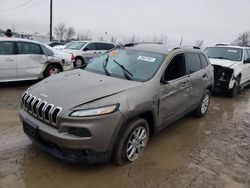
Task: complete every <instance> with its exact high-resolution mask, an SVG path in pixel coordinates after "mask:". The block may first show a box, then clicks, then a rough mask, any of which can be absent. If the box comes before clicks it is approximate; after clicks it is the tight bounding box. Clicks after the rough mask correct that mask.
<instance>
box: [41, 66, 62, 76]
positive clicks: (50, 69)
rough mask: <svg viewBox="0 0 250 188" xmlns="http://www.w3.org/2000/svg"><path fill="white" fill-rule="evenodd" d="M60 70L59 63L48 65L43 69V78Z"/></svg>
mask: <svg viewBox="0 0 250 188" xmlns="http://www.w3.org/2000/svg"><path fill="white" fill-rule="evenodd" d="M60 72H62V68H61V67H60V66H59V65H54V64H53V65H48V66H47V67H46V69H45V71H44V78H47V77H49V76H52V75H54V74H58V73H60Z"/></svg>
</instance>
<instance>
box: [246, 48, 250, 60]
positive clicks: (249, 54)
mask: <svg viewBox="0 0 250 188" xmlns="http://www.w3.org/2000/svg"><path fill="white" fill-rule="evenodd" d="M247 53H248V58H250V50H247Z"/></svg>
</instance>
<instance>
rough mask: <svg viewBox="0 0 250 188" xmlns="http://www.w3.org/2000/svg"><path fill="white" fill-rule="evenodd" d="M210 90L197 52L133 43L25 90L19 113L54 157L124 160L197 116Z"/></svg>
mask: <svg viewBox="0 0 250 188" xmlns="http://www.w3.org/2000/svg"><path fill="white" fill-rule="evenodd" d="M86 80H87V81H86ZM72 83H74V84H72ZM62 85H63V86H66V87H62ZM212 89H213V67H212V65H211V64H210V62H209V60H208V59H207V57H206V56H205V55H204V53H203V52H202V51H201V50H194V49H176V50H173V51H170V52H169V51H168V50H167V48H166V47H165V46H164V45H158V44H142V45H141V44H137V45H135V46H132V47H126V48H120V49H119V48H117V49H115V50H112V51H110V52H108V53H106V54H103V55H101V56H100V57H97V58H94V59H93V61H91V63H89V64H88V65H87V67H86V68H85V69H84V70H82V69H76V70H73V71H68V72H65V73H61V74H59V75H56V76H53V77H50V78H48V79H46V81H41V82H39V83H38V84H36V85H34V86H32V87H30V88H29V89H28V90H27V91H26V92H25V93H24V94H23V95H22V104H21V108H20V110H19V114H20V117H21V121H22V123H23V127H24V132H25V133H26V134H27V135H28V137H29V138H30V139H31V140H32V141H33V143H35V144H36V145H38V146H39V147H41V148H42V149H44V150H45V151H47V152H49V153H50V154H52V155H54V156H56V157H58V158H60V159H63V160H67V161H70V162H88V163H94V162H104V161H109V160H110V159H112V160H113V161H114V162H115V163H116V164H118V165H124V164H128V163H131V162H134V161H136V160H137V159H138V158H139V157H140V156H141V155H142V153H143V151H144V149H145V147H146V145H147V143H148V140H149V137H150V136H152V135H154V134H155V133H156V132H158V131H160V130H161V129H163V128H164V127H166V126H167V125H169V124H170V123H172V122H174V121H175V120H177V119H179V118H181V117H183V116H184V115H186V114H188V113H190V112H193V113H194V114H195V115H197V116H204V115H205V114H206V112H207V110H208V107H209V101H210V93H211V92H212Z"/></svg>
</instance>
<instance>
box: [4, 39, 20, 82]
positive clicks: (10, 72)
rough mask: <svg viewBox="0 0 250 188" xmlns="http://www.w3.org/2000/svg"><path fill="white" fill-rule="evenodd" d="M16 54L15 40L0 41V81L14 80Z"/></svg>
mask: <svg viewBox="0 0 250 188" xmlns="http://www.w3.org/2000/svg"><path fill="white" fill-rule="evenodd" d="M16 79H17V69H16V54H15V42H13V41H1V42H0V81H4V80H6V81H7V80H16Z"/></svg>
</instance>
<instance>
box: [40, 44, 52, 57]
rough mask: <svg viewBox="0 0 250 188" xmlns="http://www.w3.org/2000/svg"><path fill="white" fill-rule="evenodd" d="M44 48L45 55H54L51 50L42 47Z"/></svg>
mask: <svg viewBox="0 0 250 188" xmlns="http://www.w3.org/2000/svg"><path fill="white" fill-rule="evenodd" d="M41 46H42V49H43V51H44V53H45V54H46V55H47V56H53V55H54V52H53V51H52V50H50V49H48V48H47V47H46V46H44V45H41Z"/></svg>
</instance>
